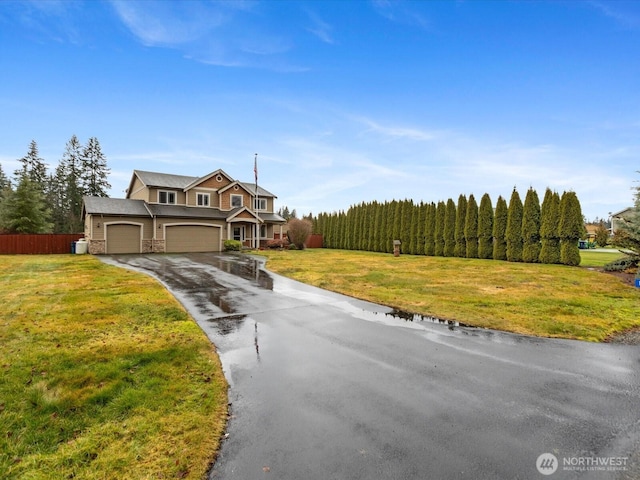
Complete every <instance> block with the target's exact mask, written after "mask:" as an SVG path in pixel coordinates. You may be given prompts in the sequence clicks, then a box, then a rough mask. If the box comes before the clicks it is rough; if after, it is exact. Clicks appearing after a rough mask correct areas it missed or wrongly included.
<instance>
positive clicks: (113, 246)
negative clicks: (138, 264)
mask: <svg viewBox="0 0 640 480" xmlns="http://www.w3.org/2000/svg"><path fill="white" fill-rule="evenodd" d="M106 228H107V231H106V238H107V253H140V239H141V233H142V227H140V225H123V224H115V225H107V227H106Z"/></svg>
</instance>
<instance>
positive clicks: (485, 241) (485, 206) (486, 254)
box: [478, 193, 493, 259]
mask: <svg viewBox="0 0 640 480" xmlns="http://www.w3.org/2000/svg"><path fill="white" fill-rule="evenodd" d="M478 257H479V258H483V259H490V258H493V206H492V205H491V197H490V196H489V194H488V193H485V194H484V195H483V196H482V198H481V199H480V209H479V210H478Z"/></svg>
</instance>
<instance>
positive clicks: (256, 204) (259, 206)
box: [253, 198, 267, 210]
mask: <svg viewBox="0 0 640 480" xmlns="http://www.w3.org/2000/svg"><path fill="white" fill-rule="evenodd" d="M253 208H254V210H266V209H267V199H266V198H254V199H253Z"/></svg>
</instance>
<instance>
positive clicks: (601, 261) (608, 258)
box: [580, 250, 624, 267]
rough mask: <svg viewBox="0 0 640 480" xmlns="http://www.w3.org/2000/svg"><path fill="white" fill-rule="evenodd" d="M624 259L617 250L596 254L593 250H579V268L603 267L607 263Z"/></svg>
mask: <svg viewBox="0 0 640 480" xmlns="http://www.w3.org/2000/svg"><path fill="white" fill-rule="evenodd" d="M622 257H624V254H623V253H621V252H620V251H619V250H611V251H609V252H598V251H594V250H580V259H581V261H580V266H581V267H604V266H605V265H606V264H607V263H610V262H613V261H614V260H617V259H619V258H622Z"/></svg>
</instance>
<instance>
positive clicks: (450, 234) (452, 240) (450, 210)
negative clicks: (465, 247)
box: [444, 198, 456, 257]
mask: <svg viewBox="0 0 640 480" xmlns="http://www.w3.org/2000/svg"><path fill="white" fill-rule="evenodd" d="M455 250H456V204H455V203H454V202H453V200H452V199H451V198H450V199H448V200H447V208H446V209H445V218H444V256H445V257H453V256H454V255H455Z"/></svg>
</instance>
